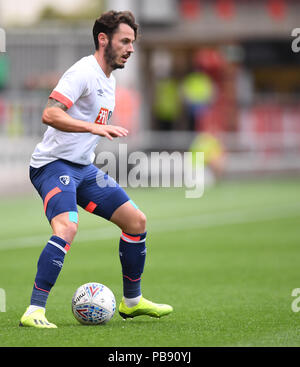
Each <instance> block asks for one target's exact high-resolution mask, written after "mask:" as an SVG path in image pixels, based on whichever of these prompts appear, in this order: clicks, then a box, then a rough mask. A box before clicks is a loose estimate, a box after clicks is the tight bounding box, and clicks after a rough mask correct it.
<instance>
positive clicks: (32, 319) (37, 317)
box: [19, 308, 57, 329]
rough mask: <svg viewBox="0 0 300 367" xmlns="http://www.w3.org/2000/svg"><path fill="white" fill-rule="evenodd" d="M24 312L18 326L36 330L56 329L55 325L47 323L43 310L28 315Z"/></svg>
mask: <svg viewBox="0 0 300 367" xmlns="http://www.w3.org/2000/svg"><path fill="white" fill-rule="evenodd" d="M27 310H28V308H27ZM27 310H26V311H27ZM26 311H25V313H24V315H23V316H22V317H21V320H20V324H19V326H29V327H35V328H38V329H56V328H57V326H56V325H54V324H51V322H49V321H48V320H47V319H46V316H45V311H44V310H43V309H38V310H36V311H34V312H32V313H31V314H29V315H26Z"/></svg>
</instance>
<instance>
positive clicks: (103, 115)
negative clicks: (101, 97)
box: [95, 107, 112, 125]
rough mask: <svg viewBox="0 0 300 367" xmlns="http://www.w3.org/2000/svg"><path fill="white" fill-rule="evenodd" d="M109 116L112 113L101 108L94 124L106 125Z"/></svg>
mask: <svg viewBox="0 0 300 367" xmlns="http://www.w3.org/2000/svg"><path fill="white" fill-rule="evenodd" d="M111 115H112V112H111V111H109V110H108V108H104V107H101V108H100V111H99V113H98V116H97V118H96V120H95V123H96V124H99V125H106V124H107V121H108V120H109V119H110V117H111Z"/></svg>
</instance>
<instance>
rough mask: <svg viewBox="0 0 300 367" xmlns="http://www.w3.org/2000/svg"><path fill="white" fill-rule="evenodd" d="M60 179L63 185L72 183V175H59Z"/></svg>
mask: <svg viewBox="0 0 300 367" xmlns="http://www.w3.org/2000/svg"><path fill="white" fill-rule="evenodd" d="M59 181H60V182H61V183H62V184H63V185H69V183H70V176H60V177H59Z"/></svg>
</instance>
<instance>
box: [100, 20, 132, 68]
mask: <svg viewBox="0 0 300 367" xmlns="http://www.w3.org/2000/svg"><path fill="white" fill-rule="evenodd" d="M134 41H135V37H134V30H133V29H132V28H131V27H130V26H129V25H127V24H125V23H121V24H120V25H119V27H118V29H117V30H116V32H115V33H114V34H113V36H112V39H111V40H110V41H109V43H108V45H107V46H106V48H105V53H104V57H105V61H106V62H107V64H108V65H109V66H110V67H111V68H112V70H115V69H123V68H124V66H125V63H126V61H127V59H128V58H129V57H130V55H131V54H132V53H133V52H134V48H133V42H134Z"/></svg>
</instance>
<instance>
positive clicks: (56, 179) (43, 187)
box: [30, 159, 130, 222]
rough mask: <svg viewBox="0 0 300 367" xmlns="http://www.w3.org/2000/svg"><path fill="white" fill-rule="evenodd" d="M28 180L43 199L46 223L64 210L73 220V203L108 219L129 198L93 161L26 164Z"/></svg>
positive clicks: (74, 207)
mask: <svg viewBox="0 0 300 367" xmlns="http://www.w3.org/2000/svg"><path fill="white" fill-rule="evenodd" d="M30 180H31V182H32V184H33V186H34V187H35V188H36V190H37V191H38V193H39V195H40V196H41V198H42V199H43V202H44V211H45V214H46V216H47V218H48V221H49V222H51V219H52V218H54V217H55V216H57V215H58V214H61V213H64V212H69V216H70V220H71V221H73V222H77V218H78V209H77V205H79V206H81V207H82V208H84V209H85V210H87V211H88V212H90V213H93V214H96V215H99V216H100V217H103V218H105V219H107V220H110V218H111V216H112V214H113V212H114V211H115V210H116V209H117V208H118V207H119V206H121V205H122V204H124V203H125V202H127V201H128V200H130V198H129V196H128V195H127V194H126V192H125V191H124V189H123V188H122V187H121V186H119V185H118V183H117V182H116V181H115V180H114V179H113V178H111V177H110V176H108V175H107V174H105V173H104V172H103V171H101V170H100V169H98V168H97V167H95V166H94V165H93V164H90V165H88V166H84V165H81V164H75V163H71V162H68V161H65V160H62V159H59V160H56V161H54V162H51V163H48V164H47V165H45V166H42V167H40V168H33V167H30Z"/></svg>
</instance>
